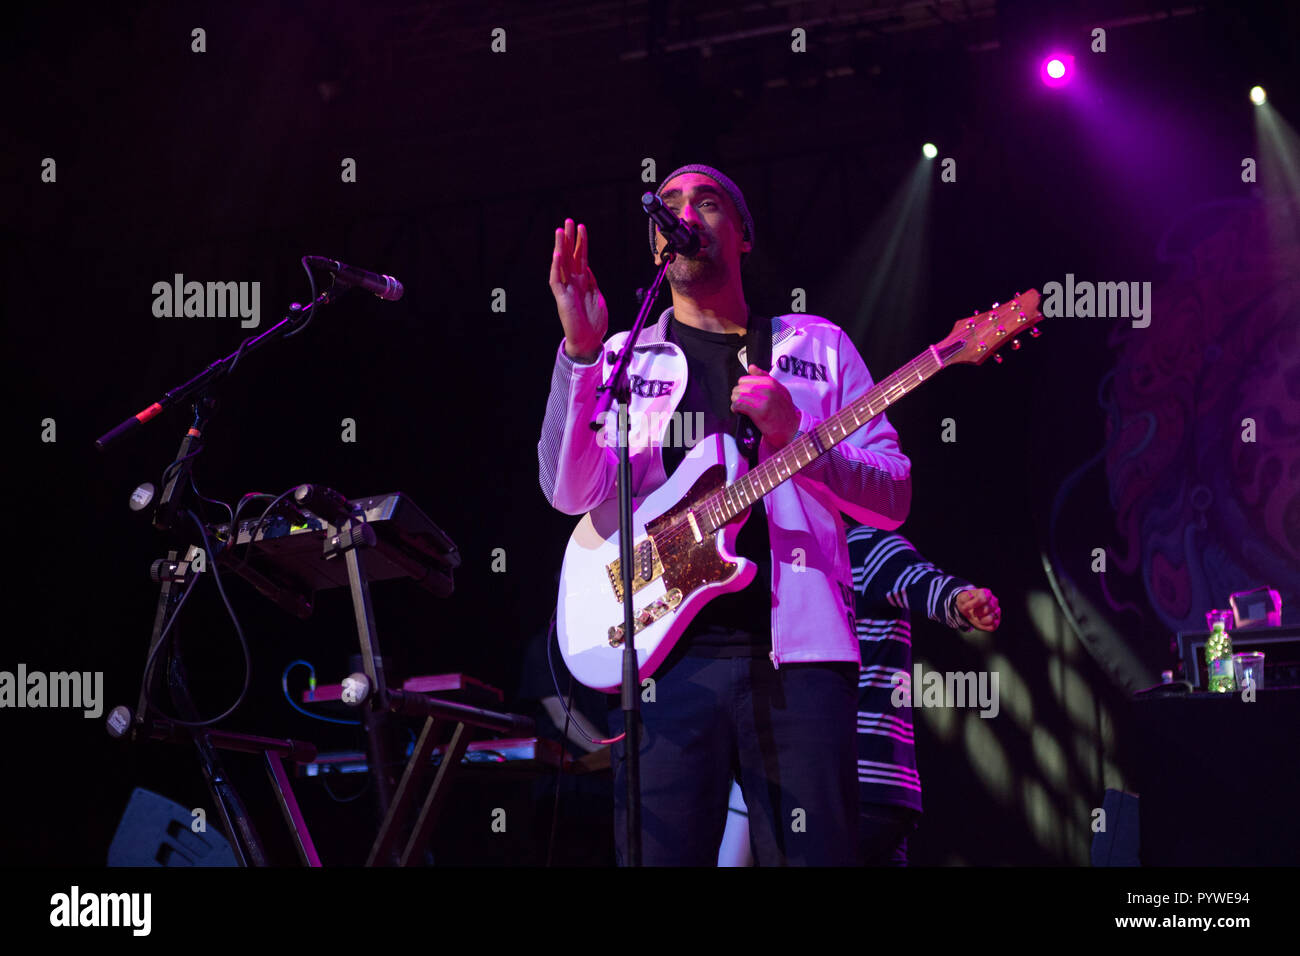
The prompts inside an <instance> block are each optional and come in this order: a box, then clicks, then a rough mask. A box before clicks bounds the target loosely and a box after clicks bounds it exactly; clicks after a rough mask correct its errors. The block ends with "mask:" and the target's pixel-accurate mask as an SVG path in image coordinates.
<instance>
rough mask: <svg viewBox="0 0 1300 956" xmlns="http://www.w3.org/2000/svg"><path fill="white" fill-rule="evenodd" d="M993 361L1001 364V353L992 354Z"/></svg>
mask: <svg viewBox="0 0 1300 956" xmlns="http://www.w3.org/2000/svg"><path fill="white" fill-rule="evenodd" d="M993 361H995V362H997V363H998V364H999V365H1001V364H1002V356H1001V355H995V356H993Z"/></svg>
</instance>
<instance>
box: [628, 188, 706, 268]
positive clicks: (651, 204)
mask: <svg viewBox="0 0 1300 956" xmlns="http://www.w3.org/2000/svg"><path fill="white" fill-rule="evenodd" d="M641 208H642V209H643V210H645V214H646V215H647V216H649V217H650V218H651V219H652V220H654V224H655V225H656V226H658V227H659V231H660V232H662V233H663V234H664V238H665V239H667V240H668V248H669V249H671V250H673V251H674V252H677V253H679V254H680V255H683V256H693V255H695V253H697V252H699V251H700V236H699V233H697V232H696V231H695V227H694V226H693V225H691V224H690V223H689V222H687V221H686V220H684V219H682V218H681V217H680V216H678V215H677V214H676V213H674V212H673V211H672V210H671V209H669V208H668V207H667V206H665V205H664V201H663V200H662V199H660V198H659V197H658V196H656V195H655V194H654V193H645V194H644V195H642V196H641Z"/></svg>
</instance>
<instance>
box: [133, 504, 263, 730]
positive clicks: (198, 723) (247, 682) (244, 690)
mask: <svg viewBox="0 0 1300 956" xmlns="http://www.w3.org/2000/svg"><path fill="white" fill-rule="evenodd" d="M185 513H186V514H187V515H189V516H190V519H191V520H192V521H193V522H194V523H195V524H196V525H198V528H199V536H200V537H201V538H202V539H203V551H204V554H205V555H208V556H212V544H211V542H210V541H209V540H208V531H207V529H206V528H205V527H204V526H203V522H202V521H200V520H199V516H198V515H196V514H195V513H194V512H193V511H188V510H187V511H186V512H185ZM211 560H212V564H211V568H212V580H213V581H215V582H216V585H217V593H219V594H220V595H221V601H222V603H223V604H225V606H226V612H227V613H228V614H229V615H230V620H231V622H232V623H233V624H234V625H235V634H236V635H238V637H239V647H240V650H241V651H242V652H243V655H244V684H243V686H242V687H241V688H240V690H239V696H238V697H237V698H235V702H234V703H233V704H231V705H230V706H229V707H227V708H226V709H225V710H224V711H222V712H221V713H220V714H218V715H217V716H215V717H209V718H208V719H207V720H182V719H181V718H179V717H173V716H172V715H170V714H168V713H167V712H166V711H164V710H163V709H162V708H161V707H159V706H158V705H157V704H155V703H153V702H152V701H151V700H150V699H149V681H150V675H151V673H152V671H153V668H154V664H155V662H156V661H157V659H158V652H159V651H160V650H161V649H162V647H163V645H164V644H166V643H167V636H168V635H169V634H170V633H171V629H172V625H173V624H175V623H176V619H177V618H178V617H180V611H181V607H182V606H183V605H184V604H185V601H186V600H187V599H188V598H189V596H190V592H191V591H193V590H194V588H195V587H196V586H197V584H198V581H199V573H198V572H193V571H192V572H191V573H192V574H193V575H194V577H193V578H192V583H191V584H190V585H189V586H188V587H187V588H186V589H185V592H184V593H183V594H182V595H181V599H180V601H179V602H178V603H177V605H176V609H175V611H173V612H172V616H171V619H170V620H169V621H168V622H167V626H166V627H165V628H164V629H163V632H162V634H161V635H159V638H158V643H157V644H155V645H154V647H153V650H151V651H150V652H149V658H148V660H146V661H145V666H144V700H145V707H146V709H152V710H154V711H156V712H157V713H158V714H159V715H160V716H162V717H163V718H164V719H166V720H168V721H170V722H172V723H174V724H177V725H179V726H181V727H210V726H212V725H213V724H215V723H218V722H220V721H222V720H225V719H226V718H227V717H229V716H230V715H231V714H233V713H234V712H235V711H236V710H238V709H239V707H240V705H241V704H243V702H244V698H245V697H246V696H248V691H249V688H250V687H251V686H252V683H253V658H252V655H251V654H250V653H249V650H248V640H247V639H246V638H245V637H244V629H243V628H242V627H241V626H240V624H239V617H238V615H236V614H235V609H234V608H232V607H231V606H230V599H229V598H228V597H226V589H225V587H224V586H223V585H222V583H221V572H220V571H218V570H217V560H216V557H215V556H213V557H212V558H211Z"/></svg>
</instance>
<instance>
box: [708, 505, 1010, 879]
mask: <svg viewBox="0 0 1300 956" xmlns="http://www.w3.org/2000/svg"><path fill="white" fill-rule="evenodd" d="M848 542H849V563H850V565H851V566H852V568H853V590H854V595H853V604H854V615H855V618H856V625H857V632H858V646H859V647H860V648H861V652H862V657H861V664H860V670H859V672H858V733H857V747H858V792H859V812H858V817H859V821H858V848H859V855H860V858H861V863H862V865H863V866H906V865H907V837H908V836H909V835H910V834H911V833H912V831H913V830H915V829H916V825H917V821H918V820H919V819H920V817H921V777H920V775H919V774H918V773H917V771H916V750H915V747H914V744H913V736H912V708H911V706H910V705H904V706H898V707H896V706H894V704H893V698H894V696H895V691H896V690H897V688H898V687H899V683H898V682H899V681H905V684H904V685H903V686H907V687H908V688H909V699H910V685H911V680H912V625H911V622H910V620H909V617H910V614H911V613H912V612H913V611H918V612H924V613H925V615H926V616H927V617H928V618H930V619H931V620H933V621H938V622H939V623H940V624H946V625H948V626H949V627H951V628H954V629H955V630H958V631H970V630H972V629H975V630H981V631H995V630H997V628H998V625H999V624H1001V623H1002V611H1001V609H1000V608H999V607H998V599H997V597H996V596H994V594H993V592H992V591H990V590H989V589H988V588H977V587H975V585H973V584H970V583H968V582H966V581H963V580H961V579H960V578H955V577H953V576H952V575H950V574H945V573H944V572H943V571H941V570H939V569H938V568H936V567H935V566H934V565H933V564H931V563H930V562H929V561H927V560H926V559H925V558H923V557H922V556H921V555H920V554H919V553H918V552H917V550H916V549H915V548H913V547H912V545H911V544H910V543H909V542H908V540H907V539H906V538H904V537H903V536H902V535H900V534H896V533H895V532H892V531H881V530H880V529H879V528H871V527H868V526H866V525H856V524H852V523H851V524H850V525H849V532H848ZM897 675H902V676H901V677H899V676H897ZM718 865H719V866H752V865H753V853H752V851H751V849H750V846H749V828H748V821H747V819H746V810H745V801H744V798H743V797H742V796H741V794H740V788H739V786H737V785H734V784H733V786H732V793H731V802H730V809H729V811H728V814H727V826H726V830H725V832H724V834H723V838H722V844H721V846H720V848H719V852H718Z"/></svg>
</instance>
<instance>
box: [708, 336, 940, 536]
mask: <svg viewBox="0 0 1300 956" xmlns="http://www.w3.org/2000/svg"><path fill="white" fill-rule="evenodd" d="M942 368H943V359H942V357H941V356H940V354H939V350H938V349H937V348H936V347H935V346H930V348H928V349H926V350H925V351H924V352H922V353H921V354H920V355H918V356H917V357H916V358H914V359H912V361H910V362H908V363H907V364H906V365H904V366H903V367H902V368H900V369H898V370H897V371H896V372H894V373H893V374H892V375H889V376H887V377H885V378H883V379H881V380H880V381H879V382H877V383H876V384H875V385H873V386H871V388H869V389H868V390H867V392H866V393H865V394H864V395H862V397H860V398H858V399H856V400H855V401H853V402H850V403H849V404H848V405H846V406H844V407H843V408H842V409H840V410H839V411H838V412H836V413H835V414H834V415H832V416H831V417H830V418H828V419H826V420H825V421H824V422H822V423H821V424H819V425H817V426H815V427H814V428H813V430H812V431H810V432H807V433H805V434H803V435H800V436H799V437H798V438H796V439H795V440H794V441H792V442H790V444H788V445H786V446H785V447H784V448H782V449H781V450H780V451H779V452H777V453H776V454H775V455H773V456H772V457H771V458H769V459H767V461H765V462H763V463H762V464H761V465H759V466H758V467H756V468H755V469H753V470H752V471H750V472H747V473H746V474H745V475H743V476H741V477H740V478H738V479H736V481H734V482H733V483H731V484H730V485H727V487H725V488H723V489H722V490H721V491H718V492H716V493H714V494H712V495H710V496H709V497H708V498H705V499H704V500H703V501H701V502H700V503H699V504H698V505H696V506H695V508H694V509H692V510H693V511H694V512H695V516H696V520H697V521H698V522H699V524H700V528H701V531H703V532H704V533H706V534H711V533H713V532H714V531H716V530H718V529H719V528H721V527H722V526H723V525H724V524H726V523H727V522H728V521H730V520H731V519H732V518H734V517H736V515H738V514H740V513H741V512H742V511H744V510H745V509H746V508H748V507H750V506H751V505H752V504H753V503H754V502H756V501H758V500H759V499H760V498H762V497H764V496H765V495H768V494H770V493H771V491H772V489H774V488H775V487H776V486H777V485H779V484H781V483H782V482H784V481H789V480H790V479H791V478H793V477H794V476H795V475H797V474H798V473H799V472H800V471H802V470H803V469H804V468H806V467H808V465H810V464H812V463H813V462H814V461H816V460H817V459H818V458H819V457H821V456H822V455H823V454H824V453H826V452H828V451H830V450H831V449H832V448H834V447H835V446H836V445H838V444H839V443H840V442H842V441H844V439H846V438H848V437H849V436H850V435H852V434H853V433H854V432H855V431H857V430H858V429H859V428H861V427H862V426H863V425H865V424H867V422H869V421H871V419H873V418H875V417H876V416H877V415H879V414H880V413H881V412H883V411H884V410H885V409H887V408H888V407H889V406H890V405H892V404H894V403H895V402H896V401H898V400H899V399H900V398H902V397H903V396H904V395H906V394H907V393H908V392H910V391H911V390H912V389H914V388H916V387H917V386H918V385H920V384H921V383H922V382H924V381H925V380H926V379H928V378H930V376H932V375H934V374H935V372H938V371H939V370H940V369H942Z"/></svg>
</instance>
